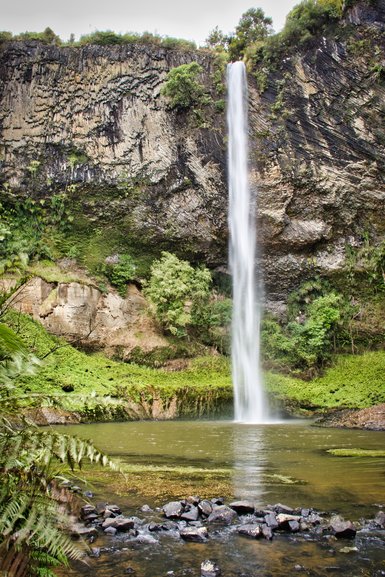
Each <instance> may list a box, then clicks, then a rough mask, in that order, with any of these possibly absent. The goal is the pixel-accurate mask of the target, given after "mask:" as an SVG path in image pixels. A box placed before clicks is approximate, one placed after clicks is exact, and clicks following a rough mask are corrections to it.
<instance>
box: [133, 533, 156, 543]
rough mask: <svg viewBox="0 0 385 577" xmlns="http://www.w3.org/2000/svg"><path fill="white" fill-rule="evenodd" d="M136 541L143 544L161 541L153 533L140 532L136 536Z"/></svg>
mask: <svg viewBox="0 0 385 577" xmlns="http://www.w3.org/2000/svg"><path fill="white" fill-rule="evenodd" d="M135 542H136V543H142V544H143V545H159V541H158V540H157V539H155V537H153V535H144V534H140V535H138V536H137V537H136V539H135Z"/></svg>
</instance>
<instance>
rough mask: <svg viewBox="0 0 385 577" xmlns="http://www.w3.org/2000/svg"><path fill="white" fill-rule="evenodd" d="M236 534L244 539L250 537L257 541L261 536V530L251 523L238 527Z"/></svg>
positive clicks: (258, 526)
mask: <svg viewBox="0 0 385 577" xmlns="http://www.w3.org/2000/svg"><path fill="white" fill-rule="evenodd" d="M238 533H239V534H240V535H245V536H246V537H251V538H253V539H259V538H260V537H262V535H263V533H262V528H261V527H260V525H252V524H251V523H249V524H247V525H242V526H241V527H239V528H238Z"/></svg>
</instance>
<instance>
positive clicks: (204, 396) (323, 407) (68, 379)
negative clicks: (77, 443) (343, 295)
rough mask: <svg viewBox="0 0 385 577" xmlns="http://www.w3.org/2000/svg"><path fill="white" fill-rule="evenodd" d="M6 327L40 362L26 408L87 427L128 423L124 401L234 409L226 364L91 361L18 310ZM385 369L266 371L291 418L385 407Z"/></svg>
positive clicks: (382, 361)
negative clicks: (49, 407) (302, 375)
mask: <svg viewBox="0 0 385 577" xmlns="http://www.w3.org/2000/svg"><path fill="white" fill-rule="evenodd" d="M4 320H5V322H7V324H9V325H10V326H11V327H12V328H14V329H15V330H16V331H17V332H18V334H19V335H20V336H21V337H22V338H23V339H24V341H25V342H26V344H27V345H28V347H29V349H30V350H31V351H32V352H33V353H34V354H35V355H36V356H37V357H38V358H40V359H42V365H41V367H40V368H39V370H38V372H37V373H36V374H34V375H29V376H24V377H21V378H19V379H18V381H17V383H16V384H17V389H16V391H15V395H18V396H20V397H22V403H23V404H24V405H27V406H30V405H34V406H39V404H41V403H42V396H43V397H45V401H44V404H46V403H48V404H54V405H55V404H56V405H58V406H59V407H62V408H66V409H69V410H74V411H76V410H78V411H80V412H82V411H83V413H84V412H87V414H88V417H89V420H93V419H94V420H106V419H109V418H124V413H122V412H121V411H120V408H121V406H122V403H124V402H136V403H142V404H143V403H144V404H147V405H148V406H150V407H151V406H152V403H153V402H154V399H160V400H161V401H162V402H163V403H164V406H165V407H167V406H168V404H169V403H170V402H171V400H172V399H173V398H175V397H176V398H177V399H178V403H179V406H180V407H181V408H182V412H183V411H185V412H184V414H185V415H186V416H187V415H189V416H199V415H203V414H205V411H206V410H207V409H216V408H217V406H219V405H222V406H223V405H224V404H226V403H227V404H228V403H230V402H231V399H232V385H231V376H230V367H229V360H228V359H226V358H225V357H220V356H211V357H201V358H195V359H193V360H191V361H190V363H189V366H188V368H187V369H185V370H183V371H174V372H167V371H166V370H162V369H154V368H149V367H144V366H139V365H135V364H127V363H122V362H119V361H114V360H111V359H109V358H107V357H106V356H104V355H103V354H102V353H93V354H86V353H84V352H82V351H79V350H77V349H75V348H74V347H72V346H71V345H68V344H67V343H66V342H65V341H64V340H62V339H58V338H56V337H53V336H52V335H49V334H48V333H47V332H46V330H45V329H44V328H43V327H42V326H41V325H40V324H39V323H36V322H35V321H33V320H32V319H31V318H29V317H28V316H25V315H21V314H19V313H16V312H15V311H8V313H7V315H6V317H5V319H4ZM384 368H385V351H377V352H368V353H365V354H363V355H355V356H352V355H347V356H339V357H337V358H336V360H335V364H334V365H333V366H332V367H330V368H329V369H328V370H327V371H326V372H325V374H324V375H323V376H322V377H319V378H317V379H313V380H312V381H303V380H300V379H296V378H293V377H288V376H285V375H281V374H275V373H271V372H268V373H266V374H265V384H266V389H267V391H268V393H269V395H270V396H271V398H272V399H275V400H276V401H277V403H278V404H279V403H283V404H284V405H286V406H287V407H289V408H291V409H292V411H293V412H299V413H301V412H303V411H305V412H306V411H311V412H312V411H327V410H329V409H335V408H344V407H346V408H364V407H369V406H372V405H375V404H378V403H382V402H385V379H384V374H385V371H384ZM47 399H48V400H47ZM114 415H115V416H114Z"/></svg>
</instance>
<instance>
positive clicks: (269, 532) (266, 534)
mask: <svg viewBox="0 0 385 577" xmlns="http://www.w3.org/2000/svg"><path fill="white" fill-rule="evenodd" d="M262 535H263V536H264V537H265V539H267V540H268V541H271V540H272V538H273V531H272V529H271V527H268V526H267V525H262Z"/></svg>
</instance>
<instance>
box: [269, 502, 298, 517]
mask: <svg viewBox="0 0 385 577" xmlns="http://www.w3.org/2000/svg"><path fill="white" fill-rule="evenodd" d="M273 509H274V511H275V512H276V513H284V514H286V515H293V513H294V509H293V508H292V507H289V506H288V505H282V503H277V504H276V505H274V506H273Z"/></svg>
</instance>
